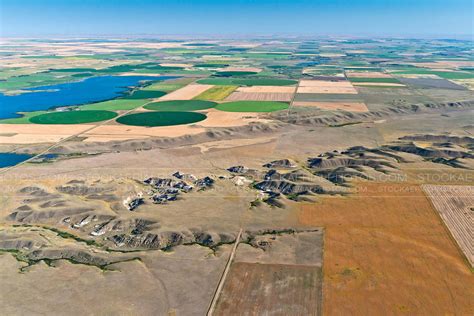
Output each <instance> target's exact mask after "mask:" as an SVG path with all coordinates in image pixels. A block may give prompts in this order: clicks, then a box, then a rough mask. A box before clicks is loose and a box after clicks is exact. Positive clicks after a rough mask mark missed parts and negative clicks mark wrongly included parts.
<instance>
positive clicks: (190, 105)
mask: <svg viewBox="0 0 474 316" xmlns="http://www.w3.org/2000/svg"><path fill="white" fill-rule="evenodd" d="M216 105H217V103H215V102H210V101H202V100H176V101H175V100H173V101H163V102H153V103H150V104H148V105H146V106H145V109H148V110H154V111H173V112H176V111H178V112H180V111H199V110H205V109H210V108H213V107H215V106H216Z"/></svg>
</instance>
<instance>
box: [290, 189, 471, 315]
mask: <svg viewBox="0 0 474 316" xmlns="http://www.w3.org/2000/svg"><path fill="white" fill-rule="evenodd" d="M357 188H358V189H359V193H358V194H357V195H356V196H352V197H328V198H325V199H323V200H322V201H321V202H319V203H316V204H307V205H304V206H300V210H299V212H298V218H299V221H300V223H301V224H303V225H308V226H311V227H314V226H323V227H325V231H326V235H325V242H324V244H325V247H324V267H323V275H324V279H323V314H326V315H397V314H400V313H408V314H411V315H472V311H473V309H474V301H473V300H472V299H471V298H472V297H471V296H470V295H466V294H467V293H473V291H474V276H473V274H472V272H471V271H470V269H469V267H468V265H467V264H466V262H465V261H464V259H463V257H462V254H461V253H460V251H459V250H458V248H457V247H456V245H455V243H454V241H453V240H452V239H451V238H450V236H449V234H448V232H447V231H446V229H445V227H444V226H443V223H442V222H441V220H440V218H439V216H438V215H437V214H436V211H435V210H434V209H433V208H432V206H431V204H430V202H429V200H428V198H427V197H426V196H425V195H424V194H423V192H422V190H421V188H420V187H419V186H418V185H409V184H388V183H384V184H381V183H364V184H359V185H358V186H357Z"/></svg>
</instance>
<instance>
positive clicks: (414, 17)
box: [0, 0, 473, 36]
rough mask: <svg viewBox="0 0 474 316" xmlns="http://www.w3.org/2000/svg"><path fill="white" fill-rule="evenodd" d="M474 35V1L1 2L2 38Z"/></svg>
mask: <svg viewBox="0 0 474 316" xmlns="http://www.w3.org/2000/svg"><path fill="white" fill-rule="evenodd" d="M135 34H136V35H141V34H150V35H153V34H156V35H160V34H196V35H205V34H211V35H213V34H217V35H224V36H225V35H236V34H241V35H245V34H261V35H264V34H301V35H379V36H383V35H395V36H436V35H440V36H450V35H453V36H454V35H472V34H473V4H472V1H471V0H285V1H283V0H272V1H268V0H260V1H256V0H254V1H251V0H234V1H230V0H227V1H226V0H221V1H215V0H200V1H190V0H188V1H186V0H181V1H173V0H168V1H161V0H135V1H133V0H128V1H125V0H80V1H79V0H62V1H58V0H0V35H2V36H47V35H135Z"/></svg>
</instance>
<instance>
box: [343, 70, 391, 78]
mask: <svg viewBox="0 0 474 316" xmlns="http://www.w3.org/2000/svg"><path fill="white" fill-rule="evenodd" d="M346 76H348V77H351V78H392V76H391V75H390V74H387V73H383V72H376V71H346Z"/></svg>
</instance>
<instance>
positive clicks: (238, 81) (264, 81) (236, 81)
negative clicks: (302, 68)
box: [197, 78, 297, 86]
mask: <svg viewBox="0 0 474 316" xmlns="http://www.w3.org/2000/svg"><path fill="white" fill-rule="evenodd" d="M197 82H198V83H202V84H212V85H220V86H290V85H294V84H296V83H297V81H296V80H290V79H276V78H255V79H253V78H252V79H247V78H207V79H201V80H198V81H197Z"/></svg>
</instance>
